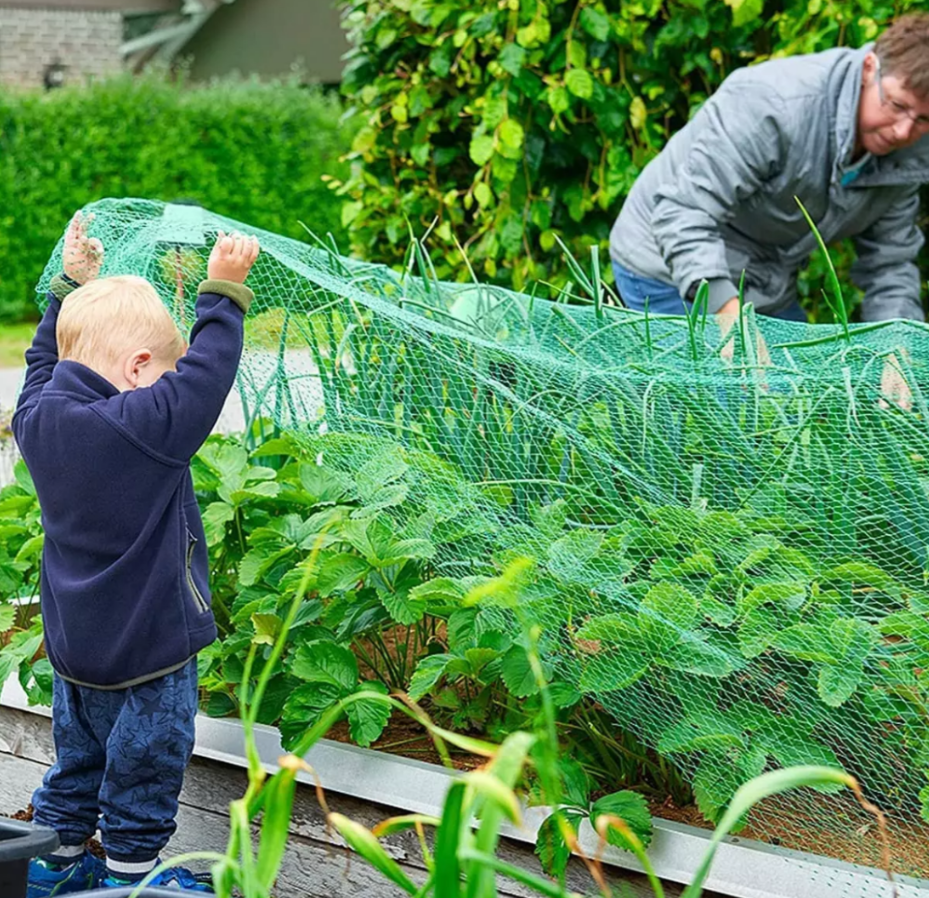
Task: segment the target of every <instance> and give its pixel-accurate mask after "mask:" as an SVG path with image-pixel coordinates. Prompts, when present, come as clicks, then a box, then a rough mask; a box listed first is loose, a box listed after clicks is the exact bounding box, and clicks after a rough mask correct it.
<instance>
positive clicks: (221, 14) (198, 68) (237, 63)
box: [180, 0, 349, 84]
mask: <svg viewBox="0 0 929 898" xmlns="http://www.w3.org/2000/svg"><path fill="white" fill-rule="evenodd" d="M348 47H349V45H348V40H347V39H346V37H345V32H344V31H342V28H341V26H340V24H339V11H338V10H337V9H335V8H334V7H333V4H332V0H236V2H234V3H231V4H229V5H226V6H222V7H220V8H219V9H218V10H217V11H216V12H215V13H213V15H212V16H211V17H210V19H209V20H208V21H207V22H206V24H205V25H204V26H203V28H201V29H200V31H199V32H198V34H197V35H196V36H195V37H194V38H193V39H192V40H191V41H190V42H188V44H187V45H186V46H185V47H184V49H183V50H182V51H181V54H180V55H181V56H182V57H189V58H191V59H192V69H191V74H192V76H193V77H194V78H195V79H200V80H203V79H207V78H211V77H213V76H216V75H226V74H229V73H230V72H233V71H238V72H241V73H242V74H246V75H248V74H258V75H264V76H272V75H282V74H286V73H287V72H289V71H290V69H291V67H292V66H293V64H294V63H295V62H296V61H297V60H302V64H303V68H304V69H305V71H306V72H307V74H308V75H309V77H310V78H311V79H313V80H318V81H321V82H323V83H325V84H335V83H337V82H338V81H340V80H341V73H342V59H341V57H342V54H343V53H345V51H346V50H348Z"/></svg>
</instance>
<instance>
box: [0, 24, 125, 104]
mask: <svg viewBox="0 0 929 898" xmlns="http://www.w3.org/2000/svg"><path fill="white" fill-rule="evenodd" d="M122 41H123V15H122V13H120V12H96V11H85V10H74V11H72V10H61V9H33V8H30V9H18V8H15V7H13V8H7V7H0V84H8V85H18V86H29V87H41V86H42V83H43V81H42V79H43V76H44V73H45V69H46V66H49V65H51V64H53V63H55V62H59V63H61V64H62V65H64V66H66V68H65V71H64V77H65V80H66V81H67V82H68V83H74V82H75V81H77V82H83V81H85V80H86V79H87V78H99V77H102V76H105V75H110V74H112V73H113V72H118V71H119V70H120V69H122V65H123V63H122V56H121V54H120V45H121V44H122Z"/></svg>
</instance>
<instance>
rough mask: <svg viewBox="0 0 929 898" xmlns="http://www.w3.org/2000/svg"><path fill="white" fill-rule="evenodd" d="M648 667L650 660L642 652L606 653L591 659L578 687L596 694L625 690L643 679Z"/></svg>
mask: <svg viewBox="0 0 929 898" xmlns="http://www.w3.org/2000/svg"><path fill="white" fill-rule="evenodd" d="M648 667H649V662H648V659H647V658H646V656H645V655H644V653H642V652H639V651H634V650H628V651H619V652H605V653H603V654H602V655H594V656H592V657H590V659H589V660H588V662H587V665H586V667H585V668H584V672H583V673H582V674H581V680H580V683H579V684H578V685H579V688H580V689H581V690H582V691H584V692H592V693H594V694H597V693H600V692H611V691H613V690H615V689H625V688H626V687H628V686H631V685H632V684H633V683H635V682H636V681H637V680H640V679H642V677H644V676H645V674H646V673H647V672H648Z"/></svg>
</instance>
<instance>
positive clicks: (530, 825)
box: [0, 680, 929, 898]
mask: <svg viewBox="0 0 929 898" xmlns="http://www.w3.org/2000/svg"><path fill="white" fill-rule="evenodd" d="M0 705H4V706H6V707H9V708H16V709H18V710H22V711H28V712H31V713H35V714H40V715H42V716H50V711H49V709H48V708H44V707H30V706H29V704H28V701H27V699H26V696H25V694H24V693H23V691H22V689H21V688H20V687H19V685H18V684H17V683H15V681H12V680H11V681H8V682H7V684H6V685H5V686H4V688H3V691H2V693H0ZM256 739H257V747H258V750H259V754H260V756H261V759H262V763H263V764H264V766H265V768H266V769H267V770H268V771H269V772H273V771H275V770H276V769H277V759H278V758H279V757H280V755H281V754H282V753H283V748H282V746H281V741H280V733H279V732H278V731H277V730H276V729H275V728H274V727H269V726H261V725H259V726H258V727H257V728H256ZM194 754H195V755H197V756H199V757H205V758H211V759H213V760H217V761H222V762H224V763H227V764H231V765H234V766H236V767H245V766H246V760H245V757H244V753H243V737H242V727H241V724H240V723H239V722H238V721H237V720H233V719H217V718H211V717H208V716H206V715H204V714H199V715H198V716H197V741H196V746H195V748H194ZM306 760H307V762H308V763H309V764H310V766H311V767H312V768H313V770H314V771H315V773H316V775H317V776H318V777H319V781H320V782H321V783H322V784H323V786H324V788H325V789H326V790H327V791H331V792H336V793H341V794H343V795H350V796H353V797H356V798H360V799H364V800H366V801H372V802H376V803H378V804H383V805H386V806H388V807H394V808H399V809H403V810H406V811H409V812H412V813H424V814H433V815H434V814H436V813H437V812H438V810H439V809H440V808H441V804H442V800H443V798H444V796H445V792H446V790H447V789H448V786H449V782H450V780H451V779H452V777H454V775H455V773H454V771H449V770H447V769H446V768H444V767H440V766H438V765H436V764H431V763H426V762H423V761H417V760H414V759H410V758H404V757H401V756H398V755H391V754H387V753H385V752H378V751H374V750H371V749H365V748H359V747H358V746H355V745H348V744H344V743H341V742H337V741H335V740H330V739H324V740H322V741H321V742H320V743H318V744H317V745H316V746H315V747H314V748H313V749H312V750H311V751H310V753H309V754H308V755H307V757H306ZM297 778H298V780H299V781H301V782H304V783H306V784H308V785H315V784H316V780H315V779H314V778H313V777H311V776H310V775H308V774H306V773H300V774H298V777H297ZM546 816H547V811H546V810H545V809H544V808H526V809H525V813H524V826H523V827H522V828H520V829H515V828H513V827H509V826H508V827H505V833H506V835H507V836H509V837H511V838H513V839H517V840H520V841H525V842H534V841H535V837H536V833H537V831H538V827H539V825H540V824H541V822H542V820H544V818H545V817H546ZM653 823H654V827H655V835H654V839H653V842H652V845H651V847H650V849H649V857H650V858H651V860H652V863H653V864H654V866H655V869H656V872H657V873H658V875H659V876H660V877H661V878H662V879H664V880H667V881H669V882H678V883H687V882H690V881H691V879H692V878H693V875H694V872H695V870H696V868H697V866H698V864H699V862H700V860H701V858H702V857H703V854H704V852H705V850H706V845H707V843H708V841H709V835H710V834H709V831H708V830H706V829H704V828H701V827H695V826H691V825H688V824H685V823H678V822H674V821H669V820H664V819H661V818H660V817H656V818H654V820H653ZM579 841H580V845H581V847H582V849H583V850H584V851H585V852H586V853H588V854H595V853H596V852H598V851H600V852H601V853H602V857H603V859H604V861H605V862H606V863H608V864H612V865H614V866H617V867H621V868H624V869H628V870H641V866H640V865H639V864H638V862H637V861H636V859H635V858H634V857H633V856H632V855H631V854H629V853H627V852H623V851H620V850H619V849H616V848H614V847H612V846H610V845H606V846H604V845H602V844H601V843H600V840H599V839H598V838H597V836H596V834H595V833H594V832H593V830H592V829H591V828H590V826H589V824H587V823H586V822H585V823H584V824H582V826H581V830H580V833H579ZM897 880H898V882H897V884H898V894H899V896H900V898H929V881H924V880H917V879H912V878H907V877H902V878H901V877H898V878H897ZM815 883H820V884H826V883H831V884H834V885H835V887H836V888H838V887H839V885H841V889H842V891H841V894H842V896H843V898H891V896H892V894H893V892H892V888H891V885H890V883H888V881H887V876H886V874H885V873H884V872H883V871H881V870H877V869H868V868H865V867H859V866H855V865H852V864H847V863H844V862H842V861H836V860H833V859H831V858H826V857H820V856H816V855H812V854H808V853H805V852H800V851H795V850H791V849H786V848H781V847H776V846H771V845H767V844H765V843H762V842H757V841H754V840H751V839H747V838H744V837H742V836H735V837H729V838H727V839H726V841H725V842H724V844H723V845H722V846H721V848H720V850H719V853H718V854H717V858H716V862H715V864H714V867H713V872H712V874H711V876H710V878H709V880H708V881H707V888H708V889H711V890H713V891H714V892H719V893H722V894H724V895H729V896H732V898H801V896H806V895H809V894H811V887H812V885H813V884H815ZM830 887H832V886H830ZM823 894H825V892H824V893H823Z"/></svg>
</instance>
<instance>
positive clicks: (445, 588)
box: [410, 577, 467, 605]
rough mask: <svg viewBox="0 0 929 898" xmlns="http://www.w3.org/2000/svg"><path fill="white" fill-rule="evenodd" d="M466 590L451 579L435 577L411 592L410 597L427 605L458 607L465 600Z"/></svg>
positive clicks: (418, 585)
mask: <svg viewBox="0 0 929 898" xmlns="http://www.w3.org/2000/svg"><path fill="white" fill-rule="evenodd" d="M466 591H467V590H466V588H465V587H464V586H463V585H462V584H461V583H460V582H459V581H458V580H453V579H452V578H450V577H433V578H432V579H431V580H426V581H425V582H424V583H418V584H417V585H416V586H414V587H413V588H412V589H411V590H410V597H411V598H412V599H415V600H417V601H418V600H420V599H421V600H423V601H425V602H427V603H433V602H434V603H436V604H442V605H458V604H459V603H460V602H461V600H462V599H463V598H464V595H465V592H466Z"/></svg>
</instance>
